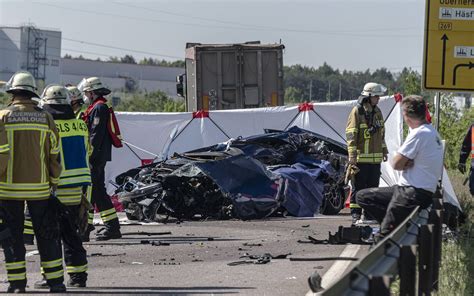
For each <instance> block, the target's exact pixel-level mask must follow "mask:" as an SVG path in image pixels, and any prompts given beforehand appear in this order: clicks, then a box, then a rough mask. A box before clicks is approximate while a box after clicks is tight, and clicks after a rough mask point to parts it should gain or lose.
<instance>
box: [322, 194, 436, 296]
mask: <svg viewBox="0 0 474 296" xmlns="http://www.w3.org/2000/svg"><path fill="white" fill-rule="evenodd" d="M441 217H442V200H440V199H438V198H434V199H433V205H432V206H431V210H430V211H428V210H427V209H424V210H420V209H419V207H417V208H415V209H414V210H413V212H412V213H411V214H410V215H409V216H408V217H407V218H406V219H405V221H403V223H401V224H400V225H399V226H398V227H397V228H396V229H395V230H394V231H392V233H390V234H389V235H388V236H386V237H385V238H384V239H383V240H381V241H380V242H378V243H377V244H376V245H375V246H374V247H373V248H372V249H371V250H370V252H369V253H368V254H367V255H366V256H365V257H363V258H361V259H359V261H358V262H357V263H356V264H355V265H354V266H353V267H352V268H351V269H349V270H348V271H347V272H346V273H345V274H344V275H343V276H342V277H341V278H340V279H339V280H338V281H337V282H335V283H333V284H332V285H331V286H329V287H328V288H327V289H325V290H324V291H321V292H319V293H317V295H325V296H341V295H351V296H353V295H354V296H357V295H390V283H391V282H392V281H393V280H394V279H395V278H396V276H397V275H399V277H400V295H404V296H405V295H430V293H431V291H432V290H433V289H434V290H437V288H438V275H439V273H438V269H439V262H440V259H441V223H442V221H441ZM417 253H418V258H419V260H418V273H419V275H418V291H417V290H416V287H417V284H416V283H417V272H416V270H417V268H416V262H417V260H416V259H417Z"/></svg>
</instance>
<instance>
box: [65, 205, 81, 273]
mask: <svg viewBox="0 0 474 296" xmlns="http://www.w3.org/2000/svg"><path fill="white" fill-rule="evenodd" d="M66 207H67V209H68V211H69V214H70V215H71V217H74V218H76V217H79V205H76V206H66ZM61 237H62V241H63V244H64V262H65V263H66V271H67V273H68V274H69V276H70V277H71V278H73V279H76V280H80V281H86V280H87V273H86V271H87V253H86V250H85V249H84V247H83V246H82V240H81V237H80V236H79V234H78V233H77V231H76V229H75V228H74V229H68V227H62V233H61Z"/></svg>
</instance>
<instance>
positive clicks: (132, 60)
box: [120, 54, 137, 64]
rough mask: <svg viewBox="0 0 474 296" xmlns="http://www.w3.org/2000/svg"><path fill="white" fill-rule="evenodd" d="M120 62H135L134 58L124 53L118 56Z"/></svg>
mask: <svg viewBox="0 0 474 296" xmlns="http://www.w3.org/2000/svg"><path fill="white" fill-rule="evenodd" d="M120 62H121V63H125V64H136V63H137V62H136V61H135V58H134V57H133V56H131V55H128V54H126V55H125V56H123V57H121V58H120Z"/></svg>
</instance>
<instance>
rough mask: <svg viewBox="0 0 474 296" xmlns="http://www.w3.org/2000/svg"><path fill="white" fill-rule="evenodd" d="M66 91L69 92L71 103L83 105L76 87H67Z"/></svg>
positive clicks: (80, 94)
mask: <svg viewBox="0 0 474 296" xmlns="http://www.w3.org/2000/svg"><path fill="white" fill-rule="evenodd" d="M66 89H67V90H68V92H69V99H70V101H71V103H72V102H75V101H80V102H82V103H84V99H83V98H82V93H81V91H80V90H79V89H78V88H77V87H76V86H67V87H66Z"/></svg>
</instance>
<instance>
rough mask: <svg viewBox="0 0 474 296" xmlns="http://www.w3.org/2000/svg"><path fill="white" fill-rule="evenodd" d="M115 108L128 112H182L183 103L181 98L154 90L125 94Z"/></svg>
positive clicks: (183, 109) (183, 108)
mask: <svg viewBox="0 0 474 296" xmlns="http://www.w3.org/2000/svg"><path fill="white" fill-rule="evenodd" d="M115 109H116V110H117V111H129V112H184V111H185V105H184V100H183V99H178V100H175V99H172V98H170V97H168V96H167V95H166V94H165V93H164V92H162V91H156V92H151V93H146V94H142V93H134V94H131V95H127V94H125V96H124V98H122V99H121V100H120V103H119V104H118V105H117V107H116V108H115Z"/></svg>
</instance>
